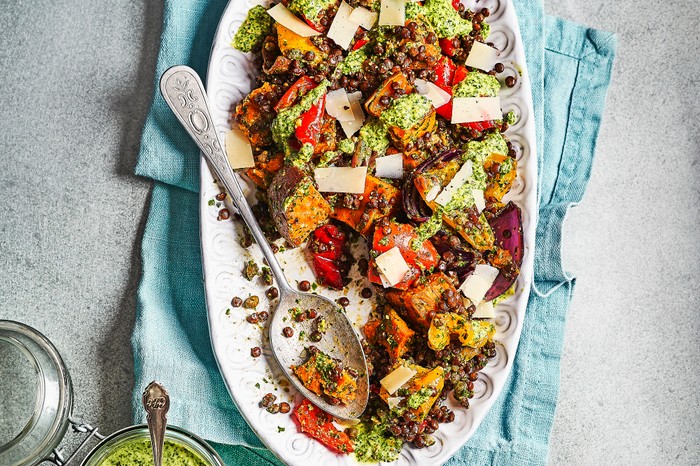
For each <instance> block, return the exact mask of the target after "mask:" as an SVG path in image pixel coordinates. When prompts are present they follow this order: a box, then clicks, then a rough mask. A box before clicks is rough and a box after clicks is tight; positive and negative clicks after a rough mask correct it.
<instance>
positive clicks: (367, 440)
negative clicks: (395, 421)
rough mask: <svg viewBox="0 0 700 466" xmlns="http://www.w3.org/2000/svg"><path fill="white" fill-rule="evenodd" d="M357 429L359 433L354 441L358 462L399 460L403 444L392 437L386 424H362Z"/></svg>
mask: <svg viewBox="0 0 700 466" xmlns="http://www.w3.org/2000/svg"><path fill="white" fill-rule="evenodd" d="M357 429H358V431H359V433H358V435H357V437H355V439H354V440H353V446H354V447H355V457H356V458H357V460H358V461H361V462H378V461H386V462H392V461H396V460H397V459H398V458H399V453H400V452H401V447H402V446H403V442H402V441H401V440H400V439H398V438H396V437H394V436H393V435H391V433H390V432H389V429H388V428H387V425H386V424H385V423H383V422H381V423H378V424H375V423H372V422H362V423H360V424H358V425H357Z"/></svg>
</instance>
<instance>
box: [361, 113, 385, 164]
mask: <svg viewBox="0 0 700 466" xmlns="http://www.w3.org/2000/svg"><path fill="white" fill-rule="evenodd" d="M360 141H361V142H362V145H363V146H364V147H366V148H367V149H369V151H370V152H377V153H378V154H379V155H380V156H381V155H383V154H384V152H386V150H387V149H388V148H389V133H388V132H387V128H386V126H385V125H384V123H383V122H382V121H381V120H378V119H376V118H374V117H370V118H369V119H368V120H367V123H365V124H364V125H363V126H362V128H360Z"/></svg>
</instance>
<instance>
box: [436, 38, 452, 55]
mask: <svg viewBox="0 0 700 466" xmlns="http://www.w3.org/2000/svg"><path fill="white" fill-rule="evenodd" d="M438 43H439V44H440V48H441V49H442V53H444V54H445V55H447V56H448V57H452V56H454V54H455V46H454V45H452V39H440V40H439V41H438Z"/></svg>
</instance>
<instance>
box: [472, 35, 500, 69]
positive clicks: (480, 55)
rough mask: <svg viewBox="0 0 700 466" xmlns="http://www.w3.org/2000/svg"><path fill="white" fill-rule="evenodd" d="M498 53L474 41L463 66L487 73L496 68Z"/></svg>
mask: <svg viewBox="0 0 700 466" xmlns="http://www.w3.org/2000/svg"><path fill="white" fill-rule="evenodd" d="M498 55H499V52H498V50H496V49H495V48H493V47H490V46H488V45H486V44H484V43H482V42H477V41H474V44H473V45H472V49H471V51H470V52H469V56H468V57H467V61H466V62H464V64H465V65H467V66H471V67H472V68H479V69H480V70H484V71H486V72H489V71H491V70H492V69H493V67H494V66H496V62H497V61H498Z"/></svg>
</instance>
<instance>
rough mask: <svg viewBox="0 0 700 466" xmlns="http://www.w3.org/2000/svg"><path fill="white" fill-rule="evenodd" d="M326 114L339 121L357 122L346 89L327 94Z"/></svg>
mask: <svg viewBox="0 0 700 466" xmlns="http://www.w3.org/2000/svg"><path fill="white" fill-rule="evenodd" d="M326 112H328V114H329V115H330V116H332V117H333V118H335V119H336V120H338V121H352V120H355V119H356V118H355V114H354V113H353V109H352V107H351V105H350V101H349V100H348V93H347V92H345V89H344V88H342V87H341V88H340V89H337V90H335V91H330V92H328V93H327V94H326Z"/></svg>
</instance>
